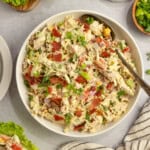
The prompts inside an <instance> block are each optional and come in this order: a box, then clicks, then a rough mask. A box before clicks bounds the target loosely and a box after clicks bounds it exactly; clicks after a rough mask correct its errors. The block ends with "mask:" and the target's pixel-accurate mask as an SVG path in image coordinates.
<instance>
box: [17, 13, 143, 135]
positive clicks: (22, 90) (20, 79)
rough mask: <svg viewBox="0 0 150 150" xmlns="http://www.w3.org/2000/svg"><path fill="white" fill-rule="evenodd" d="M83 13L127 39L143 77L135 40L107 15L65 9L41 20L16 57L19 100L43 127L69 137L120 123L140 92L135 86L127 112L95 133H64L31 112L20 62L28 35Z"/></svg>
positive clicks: (133, 105) (108, 127) (117, 36)
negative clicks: (101, 21)
mask: <svg viewBox="0 0 150 150" xmlns="http://www.w3.org/2000/svg"><path fill="white" fill-rule="evenodd" d="M83 14H91V15H94V16H96V17H97V18H100V19H101V20H103V21H104V22H106V24H108V25H109V26H110V27H111V28H112V29H113V31H114V32H115V35H116V38H119V39H124V40H126V41H127V43H128V45H129V46H130V48H131V49H132V51H131V52H132V55H133V59H134V61H135V64H136V67H137V71H138V73H139V75H140V76H141V77H143V67H142V66H143V64H142V59H141V55H140V51H139V49H138V46H137V44H136V42H135V40H134V39H133V37H132V36H131V34H130V33H129V32H128V31H127V30H126V29H125V28H124V27H122V26H121V25H120V24H119V23H117V22H116V21H115V20H112V19H111V18H109V17H106V16H104V15H102V14H100V13H98V12H94V11H89V10H73V11H66V12H62V13H59V14H57V15H54V16H52V17H50V18H48V19H46V20H45V21H43V22H42V23H41V24H40V25H38V26H37V27H36V28H35V29H34V30H33V31H32V32H31V33H30V34H29V36H28V37H27V39H26V40H25V42H24V44H23V46H22V48H21V50H20V53H19V55H18V59H17V64H16V80H17V87H18V91H19V94H20V97H21V100H22V102H23V104H24V105H25V107H26V109H27V110H28V112H29V113H30V114H31V116H32V117H33V118H34V119H35V120H36V121H37V122H39V123H40V124H41V125H43V126H44V127H46V128H47V129H49V130H51V131H54V132H56V133H58V134H61V135H65V136H70V137H90V136H95V135H98V134H102V133H104V132H107V131H109V130H110V129H112V128H114V127H115V126H116V125H118V124H120V122H121V121H122V120H123V119H124V118H125V117H127V116H128V115H129V113H131V111H132V109H133V108H134V107H135V104H136V103H137V101H138V97H139V94H140V87H139V86H138V87H137V91H136V94H135V96H134V97H133V98H132V99H131V101H130V102H129V107H128V110H127V112H126V113H125V114H124V115H123V116H122V117H121V118H120V119H119V120H117V121H116V122H112V123H110V124H108V125H107V126H106V127H105V128H103V129H101V130H99V131H98V132H96V133H79V132H68V133H65V132H64V131H63V128H62V127H61V126H60V125H58V124H55V123H52V122H50V121H47V120H45V119H43V118H41V117H39V116H35V115H33V114H32V113H31V111H30V108H29V105H28V95H27V89H26V86H25V85H24V79H23V76H22V62H23V60H24V57H25V54H26V50H25V49H26V45H27V43H28V40H29V39H30V37H31V36H32V35H33V34H34V33H35V32H36V31H38V30H40V29H41V28H42V27H44V26H45V24H47V23H49V24H54V23H57V22H59V21H62V20H64V17H65V16H68V15H73V16H74V17H76V18H78V17H80V16H81V15H83Z"/></svg>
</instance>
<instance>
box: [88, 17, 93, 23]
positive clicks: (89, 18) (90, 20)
mask: <svg viewBox="0 0 150 150" xmlns="http://www.w3.org/2000/svg"><path fill="white" fill-rule="evenodd" d="M86 22H87V23H88V24H92V23H93V22H94V18H93V17H87V18H86Z"/></svg>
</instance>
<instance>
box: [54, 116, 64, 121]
mask: <svg viewBox="0 0 150 150" xmlns="http://www.w3.org/2000/svg"><path fill="white" fill-rule="evenodd" d="M54 119H55V121H62V120H64V118H63V117H62V116H58V115H54Z"/></svg>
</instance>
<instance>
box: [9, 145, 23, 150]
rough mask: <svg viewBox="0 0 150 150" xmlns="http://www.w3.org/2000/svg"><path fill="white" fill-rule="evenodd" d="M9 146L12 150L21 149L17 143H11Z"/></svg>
mask: <svg viewBox="0 0 150 150" xmlns="http://www.w3.org/2000/svg"><path fill="white" fill-rule="evenodd" d="M11 148H12V149H13V150H22V147H21V146H19V145H17V144H13V145H12V146H11Z"/></svg>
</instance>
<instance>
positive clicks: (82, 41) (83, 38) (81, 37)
mask: <svg viewBox="0 0 150 150" xmlns="http://www.w3.org/2000/svg"><path fill="white" fill-rule="evenodd" d="M77 42H79V44H80V45H82V46H86V44H87V42H86V40H85V37H84V36H77Z"/></svg>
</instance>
